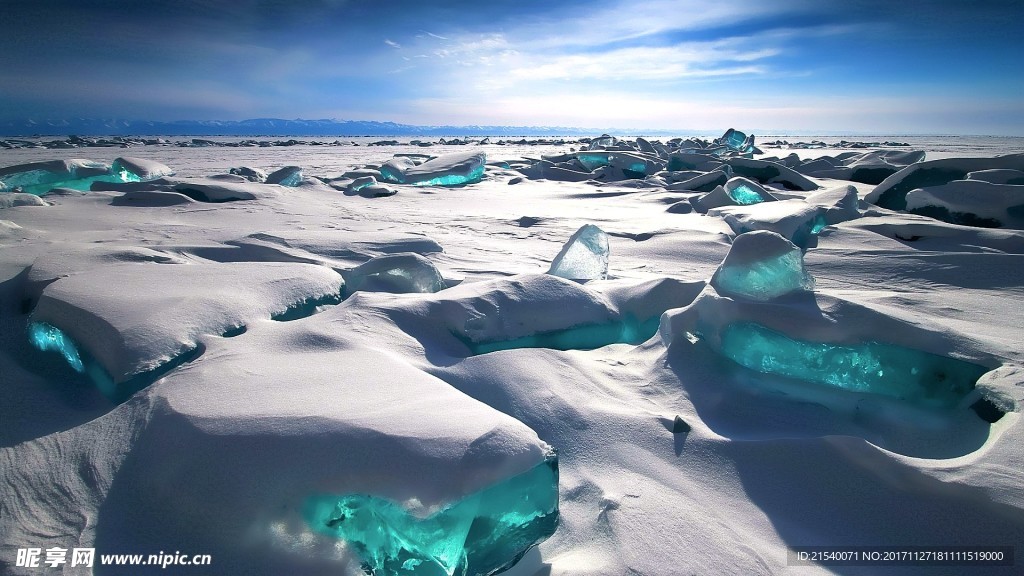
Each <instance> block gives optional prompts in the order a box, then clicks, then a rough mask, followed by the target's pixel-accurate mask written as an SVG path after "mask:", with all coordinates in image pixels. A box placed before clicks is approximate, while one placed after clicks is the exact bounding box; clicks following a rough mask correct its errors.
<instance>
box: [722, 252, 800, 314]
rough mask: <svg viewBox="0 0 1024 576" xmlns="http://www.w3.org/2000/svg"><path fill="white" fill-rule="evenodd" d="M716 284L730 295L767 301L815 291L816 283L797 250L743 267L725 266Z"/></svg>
mask: <svg viewBox="0 0 1024 576" xmlns="http://www.w3.org/2000/svg"><path fill="white" fill-rule="evenodd" d="M714 285H715V288H716V289H717V290H718V291H719V292H722V293H725V294H727V295H735V296H742V297H744V298H749V299H751V300H759V301H764V300H771V299H773V298H778V297H779V296H782V295H783V294H788V293H790V292H793V291H796V290H804V289H809V288H812V287H813V286H814V280H813V279H812V278H811V276H810V275H809V274H807V272H806V271H805V270H804V262H803V256H802V255H801V253H800V250H799V249H793V250H790V251H789V252H784V253H782V254H780V255H778V256H774V257H771V258H766V259H764V260H758V261H755V262H749V263H746V264H744V265H742V266H737V265H723V266H722V267H721V268H720V269H719V270H718V272H717V274H716V275H715V278H714Z"/></svg>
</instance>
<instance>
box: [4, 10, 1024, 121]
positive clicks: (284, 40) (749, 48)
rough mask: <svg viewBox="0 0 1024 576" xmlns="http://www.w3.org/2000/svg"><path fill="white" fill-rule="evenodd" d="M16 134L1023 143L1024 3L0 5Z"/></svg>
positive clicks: (8, 110)
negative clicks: (518, 130)
mask: <svg viewBox="0 0 1024 576" xmlns="http://www.w3.org/2000/svg"><path fill="white" fill-rule="evenodd" d="M0 29H2V33H0V120H23V119H26V118H31V119H36V120H43V119H71V118H120V119H131V120H161V121H169V120H242V119H247V118H287V119H294V118H302V119H321V118H336V119H341V120H378V121H392V122H399V123H406V124H418V125H515V126H572V127H588V128H589V127H593V128H632V129H644V128H647V129H658V130H666V129H680V130H721V129H724V128H727V127H736V128H737V129H741V130H748V131H758V132H759V133H775V134H780V133H811V134H813V133H822V134H823V133H861V134H980V135H985V134H991V135H1011V136H1024V58H1022V54H1024V49H1022V47H1021V41H1022V39H1024V2H1020V1H1019V0H1003V1H995V0H993V1H975V2H971V1H970V0H960V1H957V2H949V1H938V0H936V1H929V0H915V1H894V0H840V1H832V0H771V1H768V0H671V1H670V0H644V1H641V2H630V1H620V0H584V1H579V0H560V1H558V2H551V1H547V0H545V1H532V0H516V1H510V0H472V1H462V0H458V1H451V2H441V1H437V2H431V1H422V2H409V1H404V2H402V1H395V0H369V1H364V0H233V1H230V2H217V1H211V0H171V1H168V0H152V1H147V2H136V1H126V0H0Z"/></svg>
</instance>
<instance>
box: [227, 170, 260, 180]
mask: <svg viewBox="0 0 1024 576" xmlns="http://www.w3.org/2000/svg"><path fill="white" fill-rule="evenodd" d="M228 173H229V174H234V175H236V176H241V177H242V178H245V179H246V180H248V181H249V182H266V180H267V173H266V172H264V171H263V170H260V169H259V168H250V167H248V166H241V167H239V168H232V169H231V170H229V171H228Z"/></svg>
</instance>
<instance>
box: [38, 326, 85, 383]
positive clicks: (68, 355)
mask: <svg viewBox="0 0 1024 576" xmlns="http://www.w3.org/2000/svg"><path fill="white" fill-rule="evenodd" d="M28 338H29V342H31V343H32V345H33V346H35V347H36V348H38V349H39V350H42V351H44V352H46V351H48V350H54V351H57V352H60V353H61V354H62V355H64V359H65V360H67V362H68V364H69V365H70V366H71V367H72V368H74V369H75V371H77V372H84V371H85V365H84V364H83V363H82V357H81V355H80V354H79V353H78V348H77V347H76V346H75V343H74V342H72V341H71V338H70V337H69V336H68V335H67V334H65V333H64V331H63V330H61V329H60V328H57V327H56V326H52V325H50V324H47V323H45V322H33V323H31V324H29V325H28Z"/></svg>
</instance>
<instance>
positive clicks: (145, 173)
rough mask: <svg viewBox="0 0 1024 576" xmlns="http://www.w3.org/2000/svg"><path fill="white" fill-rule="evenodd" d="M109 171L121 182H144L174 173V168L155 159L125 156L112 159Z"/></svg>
mask: <svg viewBox="0 0 1024 576" xmlns="http://www.w3.org/2000/svg"><path fill="white" fill-rule="evenodd" d="M110 172H111V173H112V174H114V175H116V176H118V177H119V178H120V180H121V181H122V182H146V181H149V180H156V179H157V178H160V177H163V176H173V175H174V170H171V169H170V168H169V167H168V166H166V165H164V164H161V163H160V162H157V161H156V160H148V159H146V158H129V157H125V156H122V157H120V158H118V159H116V160H114V163H113V164H112V165H111V167H110Z"/></svg>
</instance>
